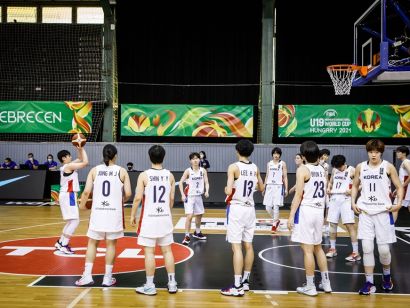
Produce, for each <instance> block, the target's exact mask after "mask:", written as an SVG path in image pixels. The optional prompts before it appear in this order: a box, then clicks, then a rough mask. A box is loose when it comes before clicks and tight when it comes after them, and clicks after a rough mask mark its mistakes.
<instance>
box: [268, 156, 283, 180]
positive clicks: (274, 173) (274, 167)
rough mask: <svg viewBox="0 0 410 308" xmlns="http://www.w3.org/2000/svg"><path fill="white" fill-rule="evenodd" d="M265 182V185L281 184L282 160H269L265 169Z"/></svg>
mask: <svg viewBox="0 0 410 308" xmlns="http://www.w3.org/2000/svg"><path fill="white" fill-rule="evenodd" d="M266 173H267V174H266V176H267V179H266V184H267V185H283V161H281V160H280V161H279V162H278V163H275V162H274V161H273V160H271V161H270V162H269V163H268V170H266Z"/></svg>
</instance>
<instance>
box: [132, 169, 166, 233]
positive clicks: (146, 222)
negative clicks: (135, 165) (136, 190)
mask: <svg viewBox="0 0 410 308" xmlns="http://www.w3.org/2000/svg"><path fill="white" fill-rule="evenodd" d="M145 173H146V175H147V178H148V183H147V186H146V187H145V190H144V199H143V203H142V210H141V218H140V225H139V228H138V234H140V235H141V236H143V237H149V238H159V237H163V236H165V235H167V234H169V233H172V231H173V229H174V227H173V224H172V216H171V209H170V207H169V203H170V192H171V183H170V177H171V172H169V170H167V169H160V170H157V169H148V170H146V171H145Z"/></svg>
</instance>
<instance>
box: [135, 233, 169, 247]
mask: <svg viewBox="0 0 410 308" xmlns="http://www.w3.org/2000/svg"><path fill="white" fill-rule="evenodd" d="M173 242H174V235H173V234H172V233H168V234H167V235H165V236H163V237H157V238H154V237H144V236H141V234H140V235H139V236H138V240H137V243H138V245H140V246H144V247H155V246H156V245H158V246H168V245H171V244H172V243H173Z"/></svg>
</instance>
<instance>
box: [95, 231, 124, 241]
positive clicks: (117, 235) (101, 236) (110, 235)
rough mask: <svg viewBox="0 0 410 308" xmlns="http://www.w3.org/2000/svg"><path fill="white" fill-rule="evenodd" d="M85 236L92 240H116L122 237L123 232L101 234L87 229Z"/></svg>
mask: <svg viewBox="0 0 410 308" xmlns="http://www.w3.org/2000/svg"><path fill="white" fill-rule="evenodd" d="M87 236H88V237H89V238H92V239H93V240H97V241H101V240H117V239H119V238H122V237H124V231H118V232H101V231H94V230H90V229H88V231H87Z"/></svg>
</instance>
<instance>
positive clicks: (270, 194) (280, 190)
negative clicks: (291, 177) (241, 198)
mask: <svg viewBox="0 0 410 308" xmlns="http://www.w3.org/2000/svg"><path fill="white" fill-rule="evenodd" d="M281 156H282V150H281V149H280V148H278V147H276V148H273V150H272V160H271V161H270V162H268V165H267V167H266V176H265V191H264V192H263V194H264V198H263V205H264V206H265V207H266V211H267V212H268V213H269V215H270V216H271V217H272V218H273V222H272V230H271V231H272V233H276V230H277V228H278V226H279V224H280V220H279V207H281V206H283V198H284V197H286V196H287V195H288V170H287V167H286V163H285V162H284V161H283V160H281V159H280V157H281Z"/></svg>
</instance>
